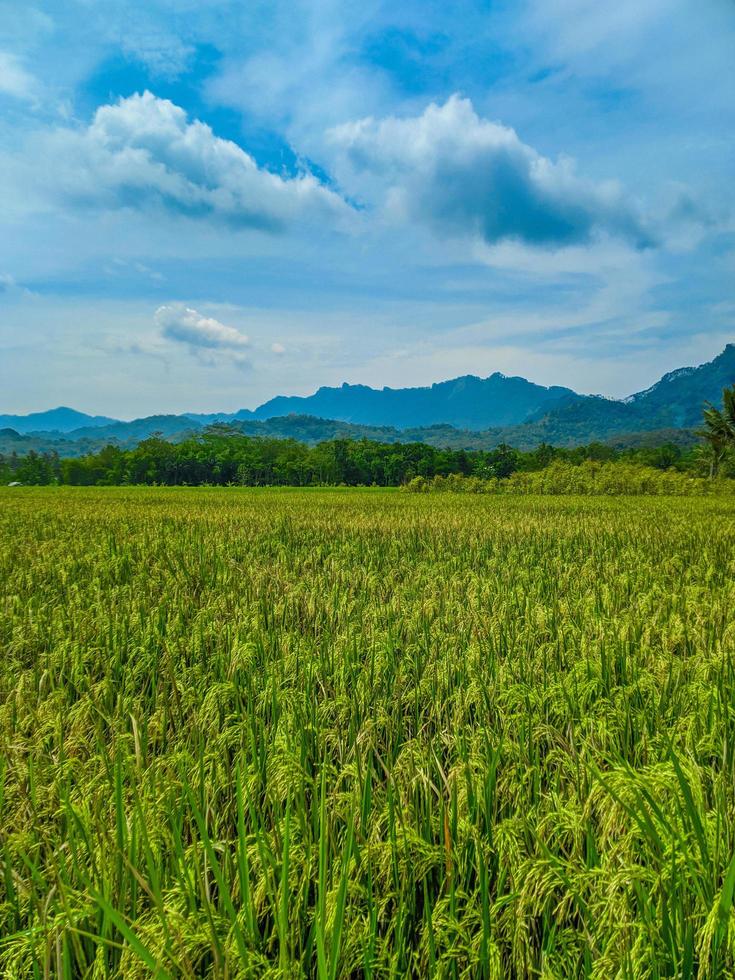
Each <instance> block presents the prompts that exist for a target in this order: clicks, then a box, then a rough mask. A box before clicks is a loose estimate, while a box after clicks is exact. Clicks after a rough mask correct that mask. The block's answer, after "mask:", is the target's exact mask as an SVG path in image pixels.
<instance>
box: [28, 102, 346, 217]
mask: <svg viewBox="0 0 735 980" xmlns="http://www.w3.org/2000/svg"><path fill="white" fill-rule="evenodd" d="M42 149H43V150H44V151H45V154H46V158H47V159H53V161H54V173H53V174H52V175H51V176H50V178H49V182H50V185H51V188H52V190H53V191H55V192H56V193H61V194H62V195H63V196H64V197H65V198H66V199H67V200H70V201H72V202H76V203H78V204H80V205H89V206H93V207H98V208H103V209H112V210H115V209H119V208H132V209H135V210H148V209H151V208H155V207H159V208H164V209H166V210H168V211H174V212H176V213H178V214H182V215H186V216H188V217H191V218H208V219H215V220H220V221H222V222H224V223H226V224H229V225H232V226H235V227H249V228H259V229H263V230H268V231H279V230H281V229H283V228H285V227H287V226H288V225H290V224H292V223H294V222H296V221H304V220H314V221H323V220H326V221H330V220H334V219H337V218H339V216H340V215H343V214H345V213H347V212H348V210H349V209H348V207H347V205H346V204H345V203H344V201H343V200H342V199H341V198H340V197H339V196H338V195H337V194H335V193H334V192H333V191H331V190H329V189H328V188H327V187H325V186H324V185H323V184H321V183H320V182H319V181H318V180H317V179H316V178H315V177H314V176H313V175H312V174H307V173H305V174H300V175H298V176H295V177H290V178H287V177H281V176H279V175H278V174H274V173H271V172H270V171H268V170H264V169H263V168H261V167H258V165H257V163H256V162H255V160H254V159H253V158H252V157H251V156H250V155H249V154H248V153H246V152H245V150H243V149H242V147H240V146H238V145H237V144H236V143H233V142H232V141H230V140H225V139H221V138H220V137H218V136H216V135H215V134H214V133H213V132H212V129H211V128H210V127H209V126H207V125H206V124H205V123H202V122H200V121H198V120H194V121H189V119H188V118H187V115H186V112H185V111H184V110H183V109H182V108H181V107H179V106H177V105H175V104H174V103H173V102H170V101H169V100H168V99H159V98H157V97H156V96H155V95H152V94H151V93H150V92H144V93H143V94H142V95H141V94H136V95H132V96H130V97H129V98H125V99H120V100H119V101H118V102H116V103H115V104H112V105H104V106H101V107H100V108H98V109H97V111H96V112H95V114H94V118H93V120H92V122H91V123H90V125H89V126H88V127H86V128H84V129H82V130H74V129H69V128H66V129H61V130H56V131H55V132H54V133H52V134H50V135H48V136H46V137H45V138H44V146H43V147H42Z"/></svg>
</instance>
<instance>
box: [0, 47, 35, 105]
mask: <svg viewBox="0 0 735 980" xmlns="http://www.w3.org/2000/svg"><path fill="white" fill-rule="evenodd" d="M0 94H2V95H10V96H12V97H13V98H16V99H23V100H25V101H33V100H34V99H35V98H36V97H37V95H38V82H37V80H36V79H35V78H34V77H33V75H31V73H30V72H29V71H27V70H26V69H25V68H24V67H23V65H22V63H21V61H20V60H19V59H18V58H17V56H16V55H14V54H10V53H9V52H7V51H0Z"/></svg>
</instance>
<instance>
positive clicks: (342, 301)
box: [0, 0, 735, 418]
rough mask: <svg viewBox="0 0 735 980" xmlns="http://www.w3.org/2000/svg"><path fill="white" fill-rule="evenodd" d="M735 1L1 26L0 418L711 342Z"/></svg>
mask: <svg viewBox="0 0 735 980" xmlns="http://www.w3.org/2000/svg"><path fill="white" fill-rule="evenodd" d="M733 51H735V2H733V0H701V2H699V3H694V2H691V0H689V2H685V0H681V2H679V0H646V2H645V3H641V2H640V0H616V3H615V4H600V3H598V2H593V0H507V2H506V0H502V2H493V0H482V2H481V0H476V2H475V0H457V2H455V3H452V4H446V3H439V2H435V0H421V2H418V0H402V2H401V3H395V2H383V0H360V2H355V0H341V2H337V0H288V2H282V0H268V2H259V0H248V2H245V0H238V2H228V0H208V2H207V3H206V4H204V3H201V2H200V0H167V2H164V0H145V2H138V0H135V2H133V0H116V2H115V3H110V2H100V0H63V2H47V3H37V4H34V3H33V2H32V0H31V2H28V3H25V2H24V3H19V2H18V0H9V2H3V0H0V412H17V413H25V412H30V411H38V410H43V409H47V408H51V407H54V406H56V405H60V404H64V405H71V406H73V407H75V408H78V409H80V410H82V411H87V412H91V413H95V414H105V415H112V416H115V417H118V418H134V417H139V416H143V415H149V414H153V413H164V412H166V413H167V412H184V411H234V410H236V409H238V408H242V407H247V408H253V407H255V406H256V405H258V404H260V403H262V402H263V401H265V400H266V399H268V398H269V397H271V396H273V395H276V394H309V393H310V392H312V391H314V390H315V389H316V388H317V387H319V386H320V385H338V384H341V383H343V382H349V383H363V384H370V385H372V386H374V387H382V386H383V385H390V386H392V387H402V386H409V385H422V384H431V383H432V382H436V381H440V380H444V379H447V378H451V377H456V376H459V375H464V374H476V375H481V376H487V375H488V374H490V373H492V372H493V371H502V372H504V373H505V374H518V375H522V376H523V377H527V378H529V379H530V380H533V381H536V382H538V383H541V384H563V385H568V386H570V387H572V388H575V389H576V390H578V391H581V392H593V393H602V394H605V395H609V396H613V397H622V396H625V395H628V394H630V393H631V392H634V391H636V390H639V389H642V388H645V387H647V386H648V385H650V384H651V383H653V382H654V381H655V380H657V378H659V377H660V376H661V375H662V374H663V373H664V372H666V371H669V370H672V369H674V368H677V367H680V366H683V365H688V364H698V363H701V362H703V361H706V360H709V359H711V358H712V357H713V356H714V355H715V354H717V353H718V352H719V351H720V350H721V349H722V348H723V347H724V345H725V344H726V343H728V342H731V341H733V340H735V289H734V286H735V184H734V181H733V177H734V176H735V58H734V57H733Z"/></svg>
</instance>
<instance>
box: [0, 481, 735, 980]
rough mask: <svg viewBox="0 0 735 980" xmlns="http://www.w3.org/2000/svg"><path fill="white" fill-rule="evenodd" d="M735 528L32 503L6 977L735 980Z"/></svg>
mask: <svg viewBox="0 0 735 980" xmlns="http://www.w3.org/2000/svg"><path fill="white" fill-rule="evenodd" d="M734 610H735V501H734V500H732V499H727V498H716V497H715V498H701V499H700V498H681V499H678V498H677V499H675V498H646V497H635V498H625V497H618V498H613V499H606V498H584V497H558V498H551V497H493V496H482V495H472V494H436V495H421V494H404V493H400V492H397V491H390V490H373V489H369V490H340V489H334V490H266V489H263V490H251V489H250V490H248V489H226V488H223V489H197V490H187V489H161V488H153V489H142V488H129V489H121V488H100V489H84V488H63V487H61V488H47V489H43V488H39V489H30V488H19V489H16V490H7V489H4V490H0V764H1V766H2V770H1V778H0V976H3V977H5V976H7V977H12V978H26V977H27V978H46V977H59V978H77V977H89V978H102V977H121V978H123V977H124V978H144V977H151V976H158V977H161V978H164V977H172V978H174V977H175V978H178V977H217V978H220V977H221V978H225V977H226V978H237V977H273V978H286V977H288V978H298V977H318V978H319V980H326V978H329V980H336V978H339V977H366V978H383V977H385V978H388V977H395V978H403V977H431V976H436V977H447V978H455V980H459V978H469V977H473V978H474V977H485V978H501V977H542V978H549V980H550V978H569V977H595V978H599V980H603V978H605V980H607V978H613V977H621V978H622V977H636V978H637V977H643V978H648V977H651V978H658V977H692V976H702V977H705V976H709V977H722V976H732V975H733V972H734V971H735V915H733V909H732V905H733V891H734V890H735V857H734V855H735V612H734Z"/></svg>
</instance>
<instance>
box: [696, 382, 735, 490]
mask: <svg viewBox="0 0 735 980" xmlns="http://www.w3.org/2000/svg"><path fill="white" fill-rule="evenodd" d="M705 404H706V407H705V409H704V428H703V429H700V431H699V435H701V436H703V437H704V439H705V440H706V442H707V449H708V453H707V455H708V458H709V464H710V470H709V475H710V478H712V477H715V476H717V473H718V471H719V468H720V464H721V463H722V461H723V459H724V458H725V457H726V456H727V454H728V453H729V452H730V451H731V450H732V449H733V448H735V385H733V386H732V387H731V388H725V390H724V391H723V392H722V408H721V409H719V408H715V407H714V405H711V404H710V403H709V402H706V403H705Z"/></svg>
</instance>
